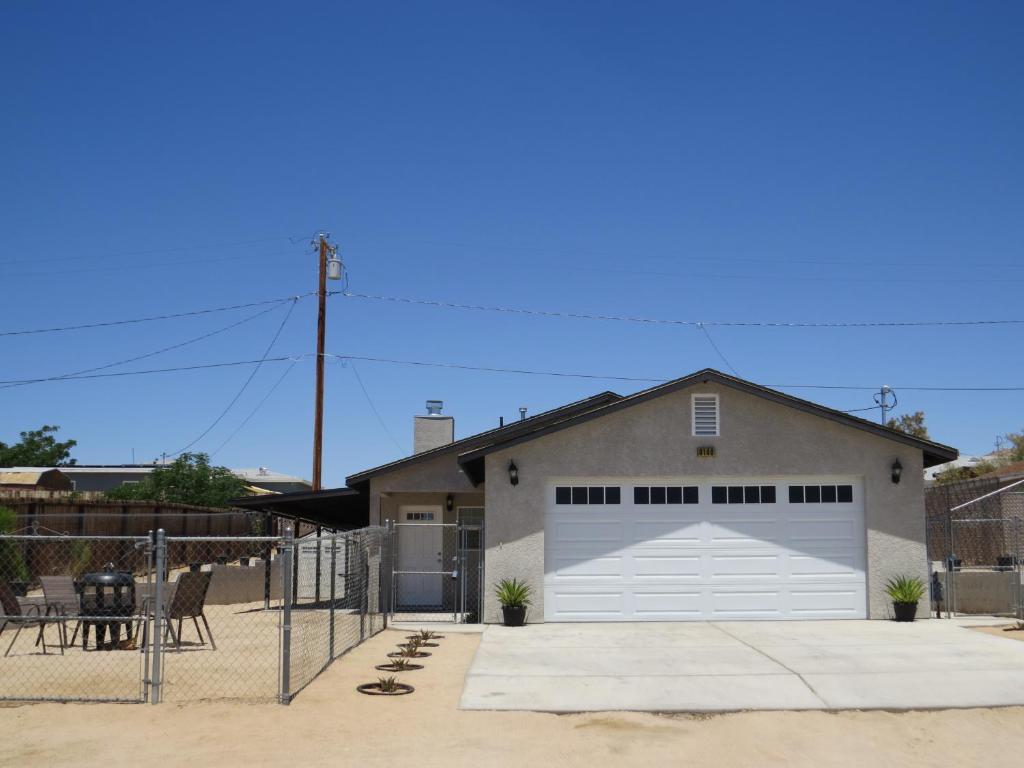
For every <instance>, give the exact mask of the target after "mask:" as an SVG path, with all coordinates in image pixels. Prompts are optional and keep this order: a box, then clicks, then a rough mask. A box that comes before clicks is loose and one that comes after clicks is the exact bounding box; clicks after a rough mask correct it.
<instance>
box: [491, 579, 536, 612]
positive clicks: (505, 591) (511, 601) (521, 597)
mask: <svg viewBox="0 0 1024 768" xmlns="http://www.w3.org/2000/svg"><path fill="white" fill-rule="evenodd" d="M531 592H532V590H531V589H530V585H529V584H527V583H526V582H525V581H519V579H502V580H501V581H499V582H498V583H497V584H495V585H494V596H495V597H496V598H498V602H499V603H501V605H502V607H504V608H525V607H526V606H528V605H529V604H530V594H531Z"/></svg>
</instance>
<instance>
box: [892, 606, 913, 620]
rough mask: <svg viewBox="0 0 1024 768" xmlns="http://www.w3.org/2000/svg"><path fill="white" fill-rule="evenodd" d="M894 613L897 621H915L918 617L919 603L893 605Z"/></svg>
mask: <svg viewBox="0 0 1024 768" xmlns="http://www.w3.org/2000/svg"><path fill="white" fill-rule="evenodd" d="M892 611H893V615H894V618H895V619H896V621H913V620H914V617H915V616H917V603H893V604H892Z"/></svg>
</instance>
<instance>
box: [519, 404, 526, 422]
mask: <svg viewBox="0 0 1024 768" xmlns="http://www.w3.org/2000/svg"><path fill="white" fill-rule="evenodd" d="M519 420H520V421H526V407H525V406H520V407H519Z"/></svg>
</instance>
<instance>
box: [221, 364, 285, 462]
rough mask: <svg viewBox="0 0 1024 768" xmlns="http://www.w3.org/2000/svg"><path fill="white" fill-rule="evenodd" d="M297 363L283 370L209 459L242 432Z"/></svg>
mask: <svg viewBox="0 0 1024 768" xmlns="http://www.w3.org/2000/svg"><path fill="white" fill-rule="evenodd" d="M297 362H299V361H298V360H292V363H291V365H289V366H288V367H287V368H285V369H284V373H282V374H281V376H280V377H279V378H278V379H277V381H275V382H274V386H272V387H271V388H270V389H268V390H267V393H266V394H265V395H264V396H263V399H262V400H260V401H259V402H258V403H256V407H255V408H253V409H252V410H251V411H250V412H249V415H248V416H246V417H245V418H244V419H242V423H241V424H239V425H238V426H237V427H235V431H234V432H232V433H231V434H230V435H228V436H227V437H226V438H225V439H224V442H223V443H221V444H220V445H218V446H217V449H216V450H214V451H212V452H211V453H210V457H211V458H212V457H214V456H216V455H217V454H218V453H220V450H221V449H222V448H223V447H224V446H225V445H227V444H228V443H230V442H231V440H232V439H233V438H234V437H235V435H237V434H238V433H239V432H241V431H242V429H243V428H244V427H245V425H246V424H248V423H249V420H250V419H251V418H252V417H253V416H255V415H256V412H257V411H259V409H260V408H262V407H263V404H264V403H265V402H267V400H269V399H270V396H271V395H272V394H274V390H276V389H277V388H278V387H279V386H281V382H283V381H284V380H285V378H287V376H288V374H289V373H291V372H292V368H294V367H295V364H296V363H297Z"/></svg>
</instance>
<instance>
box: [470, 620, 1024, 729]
mask: <svg viewBox="0 0 1024 768" xmlns="http://www.w3.org/2000/svg"><path fill="white" fill-rule="evenodd" d="M968 623H969V622H968ZM964 624H965V622H957V621H955V620H954V621H949V620H932V621H919V622H914V623H913V624H897V623H895V622H890V621H805V622H796V621H788V622H717V623H678V624H535V625H530V626H527V627H521V628H515V629H512V628H506V627H500V626H489V627H487V630H486V631H485V632H484V636H483V638H482V640H481V643H480V647H479V650H478V651H477V654H476V658H475V659H474V661H473V665H472V666H471V667H470V670H469V673H468V674H467V675H466V684H465V688H464V689H463V692H462V700H461V702H460V707H461V708H462V709H495V710H537V711H545V712H585V711H602V710H637V711H653V712H728V711H735V710H751V709H943V708H953V707H989V706H1004V705H1024V642H1021V641H1019V640H1013V639H1008V638H1001V637H994V636H992V635H987V634H983V633H981V632H976V631H972V630H970V629H967V628H966V627H965V626H963V625H964Z"/></svg>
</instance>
